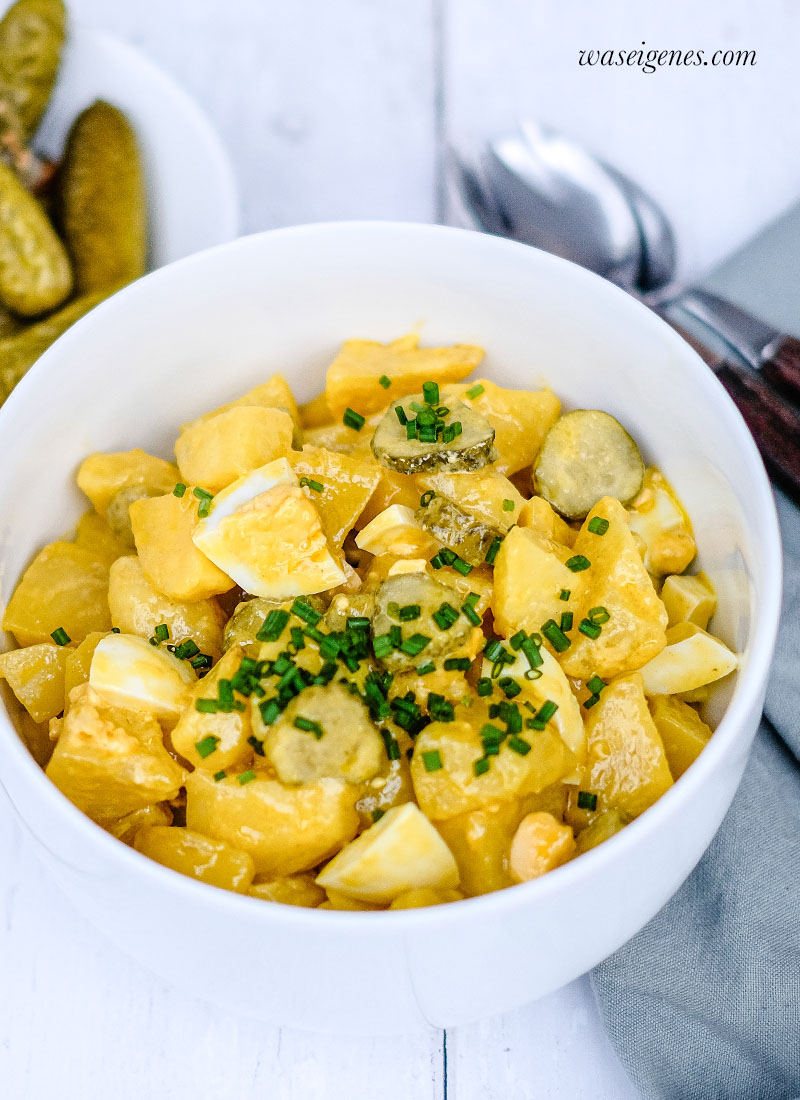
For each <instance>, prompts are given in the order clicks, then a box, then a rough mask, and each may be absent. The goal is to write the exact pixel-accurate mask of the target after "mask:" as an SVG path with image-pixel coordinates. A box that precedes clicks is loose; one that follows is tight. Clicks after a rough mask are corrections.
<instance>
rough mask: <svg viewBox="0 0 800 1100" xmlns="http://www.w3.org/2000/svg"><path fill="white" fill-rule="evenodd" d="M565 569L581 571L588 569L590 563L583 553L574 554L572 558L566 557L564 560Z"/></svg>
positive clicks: (573, 571) (574, 571)
mask: <svg viewBox="0 0 800 1100" xmlns="http://www.w3.org/2000/svg"><path fill="white" fill-rule="evenodd" d="M565 564H566V566H567V569H569V570H570V571H571V572H572V573H582V572H583V570H584V569H588V568H589V566H590V565H591V564H592V563H591V562H590V561H589V559H588V558H585V557H584V556H583V554H576V555H575V557H573V558H568V559H567V561H566V563H565Z"/></svg>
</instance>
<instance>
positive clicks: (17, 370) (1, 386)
mask: <svg viewBox="0 0 800 1100" xmlns="http://www.w3.org/2000/svg"><path fill="white" fill-rule="evenodd" d="M105 297H106V295H105V294H86V295H84V296H83V297H82V298H76V299H75V301H74V302H70V304H69V305H68V306H64V308H63V309H60V310H59V311H58V313H53V314H52V315H51V316H50V317H46V318H45V319H44V320H43V321H37V323H36V324H35V325H31V326H30V327H29V328H27V329H25V330H24V331H23V332H21V333H20V334H19V335H18V336H11V337H9V338H8V339H5V340H2V339H0V404H1V403H2V402H3V401H5V399H6V398H7V397H8V395H9V394H10V393H11V391H12V390H13V388H14V386H16V384H17V382H19V380H20V378H22V376H23V375H24V374H26V373H27V372H28V371H29V370H30V368H31V367H32V366H33V364H34V363H35V362H36V360H37V359H38V358H39V356H40V355H43V354H44V353H45V352H46V351H47V349H48V348H49V347H50V345H51V344H52V343H53V342H54V341H55V340H57V339H58V337H59V336H61V335H62V334H63V333H65V332H66V331H67V329H68V328H69V327H70V326H71V325H74V324H75V322H76V321H79V320H80V318H81V317H83V315H84V314H85V313H88V312H89V310H90V309H94V307H95V306H96V305H98V303H99V302H102V300H103V299H104V298H105Z"/></svg>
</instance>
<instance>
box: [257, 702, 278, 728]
mask: <svg viewBox="0 0 800 1100" xmlns="http://www.w3.org/2000/svg"><path fill="white" fill-rule="evenodd" d="M258 709H259V711H260V712H261V721H262V722H263V723H264V725H265V726H271V725H272V723H273V722H274V721H275V720H276V719H277V718H279V717H280V713H281V705H280V703H279V702H278V700H277V699H266V700H265V701H264V702H263V703H259V704H258Z"/></svg>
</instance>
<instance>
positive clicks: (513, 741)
mask: <svg viewBox="0 0 800 1100" xmlns="http://www.w3.org/2000/svg"><path fill="white" fill-rule="evenodd" d="M508 747H509V748H510V749H513V751H514V752H518V753H519V755H520V756H526V755H527V754H528V753H529V752H530V751H531V745H530V742H529V741H526V740H525V738H524V737H517V736H514V737H509V739H508Z"/></svg>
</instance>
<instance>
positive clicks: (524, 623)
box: [492, 527, 575, 638]
mask: <svg viewBox="0 0 800 1100" xmlns="http://www.w3.org/2000/svg"><path fill="white" fill-rule="evenodd" d="M570 557H571V553H570V551H569V550H568V549H567V548H566V547H565V546H562V545H561V544H560V543H556V542H550V541H549V540H547V539H543V538H540V537H539V536H538V535H537V534H536V533H535V532H534V531H532V530H531V529H530V528H525V527H515V528H514V529H513V530H512V531H509V532H508V534H507V535H506V537H505V539H503V544H502V546H501V547H500V550H499V552H498V554H497V557H496V559H495V563H494V591H493V592H492V614H493V615H494V620H495V623H496V625H497V630H498V632H499V633H500V634H502V635H504V636H505V637H507V638H508V637H511V635H512V634H515V633H516V632H517V631H518V630H526V631H527V632H528V633H529V634H531V633H534V632H537V631H540V630H541V629H542V625H543V624H544V623H546V622H547V620H548V619H555V620H556V622H558V621H559V619H560V617H561V614H562V612H564V611H570V610H574V602H572V601H566V602H565V601H564V600H562V599H561V592H562V591H564V590H566V591H568V592H571V591H572V590H573V589H574V587H575V574H574V573H571V572H570V570H569V569H568V568H567V566H566V564H565V562H567V561H568V560H569V558H570Z"/></svg>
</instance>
